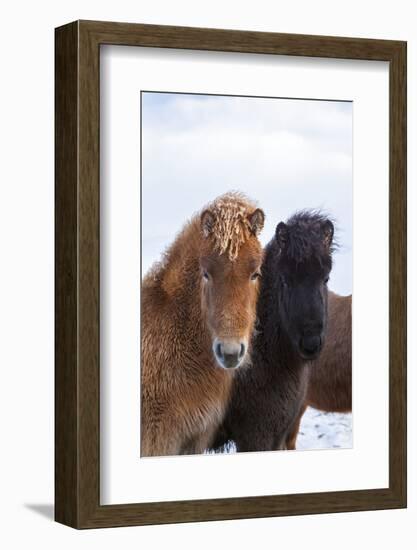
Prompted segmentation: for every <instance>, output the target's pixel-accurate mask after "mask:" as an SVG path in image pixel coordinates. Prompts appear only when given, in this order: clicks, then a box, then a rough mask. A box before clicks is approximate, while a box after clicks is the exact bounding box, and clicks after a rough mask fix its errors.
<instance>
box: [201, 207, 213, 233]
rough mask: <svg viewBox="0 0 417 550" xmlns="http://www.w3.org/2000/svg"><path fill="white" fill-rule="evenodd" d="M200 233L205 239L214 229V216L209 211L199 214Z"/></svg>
mask: <svg viewBox="0 0 417 550" xmlns="http://www.w3.org/2000/svg"><path fill="white" fill-rule="evenodd" d="M200 221H201V231H202V232H203V235H204V236H205V237H208V236H209V235H210V234H211V233H212V232H213V229H214V222H215V220H214V216H213V214H212V212H210V210H204V212H203V213H202V214H201V218H200Z"/></svg>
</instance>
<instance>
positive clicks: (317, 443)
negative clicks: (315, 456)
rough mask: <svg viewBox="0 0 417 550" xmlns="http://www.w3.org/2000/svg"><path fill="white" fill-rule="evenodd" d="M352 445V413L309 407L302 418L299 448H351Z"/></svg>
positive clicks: (298, 440) (298, 441)
mask: <svg viewBox="0 0 417 550" xmlns="http://www.w3.org/2000/svg"><path fill="white" fill-rule="evenodd" d="M350 447H352V414H351V413H348V414H340V413H326V412H322V411H318V410H317V409H313V408H312V407H308V409H307V410H306V412H305V413H304V416H303V418H302V420H301V426H300V431H299V432H298V437H297V450H304V451H305V450H307V449H349V448H350Z"/></svg>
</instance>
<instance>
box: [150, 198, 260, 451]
mask: <svg viewBox="0 0 417 550" xmlns="http://www.w3.org/2000/svg"><path fill="white" fill-rule="evenodd" d="M263 224H264V213H263V211H262V210H260V209H259V208H256V206H255V205H254V204H253V203H252V202H250V201H249V200H248V199H247V198H246V197H244V196H243V195H242V194H238V193H228V194H226V195H223V196H221V197H219V198H217V199H216V200H215V201H214V202H213V203H211V204H210V205H208V206H207V207H206V208H205V209H204V210H203V211H202V213H201V214H199V215H196V216H195V217H194V218H192V219H191V221H190V222H189V223H187V225H186V226H185V227H184V229H183V230H182V232H181V233H180V234H179V235H178V237H177V238H176V240H175V241H174V243H173V244H172V245H171V247H170V248H169V249H168V250H167V252H166V253H165V256H164V259H163V261H162V262H161V263H158V264H156V265H155V266H154V267H153V268H152V269H151V271H150V272H149V273H148V274H147V276H146V277H145V278H144V280H143V283H142V364H141V382H142V401H141V454H142V456H155V455H159V456H161V455H175V454H194V453H200V452H203V450H204V449H205V448H207V447H208V446H209V444H210V442H211V439H212V437H213V434H214V432H215V431H216V429H217V427H218V425H219V424H220V422H221V421H222V418H223V415H224V410H225V407H226V404H227V402H228V398H229V392H230V387H231V382H232V378H233V371H234V370H235V369H236V367H238V366H240V365H241V364H243V363H244V362H245V361H246V358H247V356H248V353H247V352H248V346H249V342H250V336H251V333H252V330H253V325H254V321H255V317H256V303H257V295H258V284H259V283H258V277H259V274H260V267H261V263H262V247H261V245H260V243H259V241H258V238H257V237H258V234H259V232H260V231H261V229H262V227H263Z"/></svg>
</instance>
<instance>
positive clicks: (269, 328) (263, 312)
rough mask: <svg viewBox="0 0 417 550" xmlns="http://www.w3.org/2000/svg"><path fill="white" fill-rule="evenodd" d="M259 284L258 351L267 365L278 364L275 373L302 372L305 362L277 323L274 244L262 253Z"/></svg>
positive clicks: (278, 314)
mask: <svg viewBox="0 0 417 550" xmlns="http://www.w3.org/2000/svg"><path fill="white" fill-rule="evenodd" d="M262 272H263V274H262V283H261V290H260V294H259V300H258V326H259V333H258V335H257V342H258V345H257V347H258V349H263V350H265V353H266V359H267V360H266V365H268V364H271V363H272V364H274V365H276V364H277V363H279V366H280V368H278V369H277V368H274V371H276V372H277V373H282V372H283V371H292V372H296V371H298V370H300V369H302V368H303V367H304V366H305V365H306V362H305V361H304V360H303V359H302V358H301V357H300V355H299V354H298V353H297V351H296V350H295V349H294V346H293V344H292V342H291V339H290V337H289V335H288V333H287V331H286V330H285V327H283V326H282V324H281V322H280V312H279V308H280V303H279V300H278V299H277V296H278V289H277V284H278V277H277V273H278V250H277V247H276V245H275V241H274V242H273V243H272V244H269V245H268V246H267V247H266V249H265V259H264V265H263V269H262Z"/></svg>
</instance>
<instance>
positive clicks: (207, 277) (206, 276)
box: [203, 271, 209, 281]
mask: <svg viewBox="0 0 417 550" xmlns="http://www.w3.org/2000/svg"><path fill="white" fill-rule="evenodd" d="M203 279H205V280H206V281H208V280H209V274H208V273H207V271H203Z"/></svg>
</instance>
